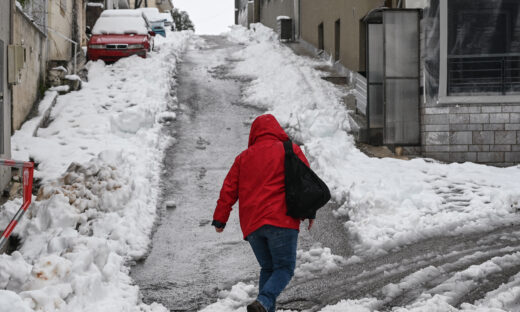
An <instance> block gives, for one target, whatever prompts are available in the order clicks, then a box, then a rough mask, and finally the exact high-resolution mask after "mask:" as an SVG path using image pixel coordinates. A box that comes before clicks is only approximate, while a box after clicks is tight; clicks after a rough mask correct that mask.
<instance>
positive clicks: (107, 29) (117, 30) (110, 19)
mask: <svg viewBox="0 0 520 312" xmlns="http://www.w3.org/2000/svg"><path fill="white" fill-rule="evenodd" d="M114 11H116V10H114ZM117 11H123V10H117ZM131 11H133V10H131ZM105 12H106V11H105ZM139 13H140V12H139ZM92 33H93V34H94V35H104V34H116V35H122V34H138V35H146V34H148V28H147V27H146V22H145V20H144V18H143V17H142V16H141V15H139V14H138V15H134V16H125V15H119V16H118V15H109V16H103V15H101V17H99V19H98V20H97V21H96V24H95V25H94V28H93V29H92Z"/></svg>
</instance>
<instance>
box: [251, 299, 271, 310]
mask: <svg viewBox="0 0 520 312" xmlns="http://www.w3.org/2000/svg"><path fill="white" fill-rule="evenodd" d="M247 312H267V311H266V310H265V308H264V306H263V305H262V304H261V303H260V302H258V301H256V300H255V302H253V303H251V304H250V305H248V306H247Z"/></svg>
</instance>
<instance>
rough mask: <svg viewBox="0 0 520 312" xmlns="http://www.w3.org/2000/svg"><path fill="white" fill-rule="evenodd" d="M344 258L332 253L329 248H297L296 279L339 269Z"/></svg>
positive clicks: (308, 277) (312, 276)
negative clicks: (306, 249) (304, 249)
mask: <svg viewBox="0 0 520 312" xmlns="http://www.w3.org/2000/svg"><path fill="white" fill-rule="evenodd" d="M345 263H346V260H345V259H344V258H343V257H341V256H336V255H333V254H332V252H331V250H330V248H327V247H325V248H322V247H321V246H314V247H312V248H311V249H310V250H309V251H303V250H298V252H297V255H296V269H295V270H294V277H295V278H296V279H310V278H314V277H317V276H319V275H322V274H327V273H330V272H333V271H336V270H338V269H340V267H341V266H342V265H344V264H345Z"/></svg>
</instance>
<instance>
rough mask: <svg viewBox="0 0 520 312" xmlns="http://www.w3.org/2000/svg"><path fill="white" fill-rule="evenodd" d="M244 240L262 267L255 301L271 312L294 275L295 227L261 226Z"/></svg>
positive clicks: (296, 234)
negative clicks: (247, 242)
mask: <svg viewBox="0 0 520 312" xmlns="http://www.w3.org/2000/svg"><path fill="white" fill-rule="evenodd" d="M247 240H248V241H249V244H250V245H251V248H253V252H254V253H255V256H256V259H257V260H258V263H259V264H260V267H261V269H260V282H259V285H258V288H259V294H258V298H257V300H258V302H260V303H261V304H262V305H263V306H264V308H265V309H266V310H267V311H268V312H274V311H275V310H276V298H277V297H278V295H280V293H281V292H282V291H283V290H284V288H285V286H287V284H289V282H290V281H291V278H292V276H293V274H294V267H295V265H296V245H297V243H298V230H294V229H285V228H280V227H276V226H272V225H264V226H262V227H261V228H259V229H258V230H256V231H254V232H253V233H251V234H249V235H248V236H247Z"/></svg>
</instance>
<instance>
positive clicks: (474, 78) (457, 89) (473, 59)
mask: <svg viewBox="0 0 520 312" xmlns="http://www.w3.org/2000/svg"><path fill="white" fill-rule="evenodd" d="M470 94H502V95H506V94H520V53H510V54H487V55H456V56H448V95H470Z"/></svg>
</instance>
